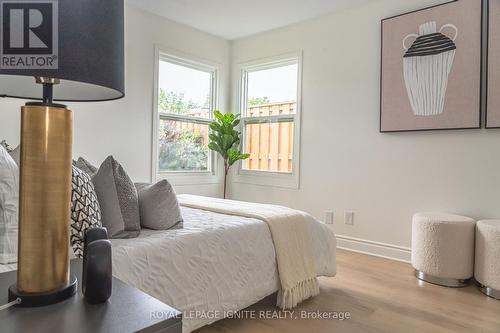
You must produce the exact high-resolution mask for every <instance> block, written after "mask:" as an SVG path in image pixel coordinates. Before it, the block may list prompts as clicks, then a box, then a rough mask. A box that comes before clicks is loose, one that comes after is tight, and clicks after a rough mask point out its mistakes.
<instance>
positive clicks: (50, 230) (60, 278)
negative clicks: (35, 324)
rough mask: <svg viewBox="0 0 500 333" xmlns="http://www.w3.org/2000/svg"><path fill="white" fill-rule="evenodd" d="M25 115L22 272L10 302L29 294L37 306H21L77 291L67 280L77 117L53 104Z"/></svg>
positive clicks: (35, 107)
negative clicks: (73, 146)
mask: <svg viewBox="0 0 500 333" xmlns="http://www.w3.org/2000/svg"><path fill="white" fill-rule="evenodd" d="M21 112H22V113H21V161H20V162H21V163H20V187H19V240H18V251H19V252H18V270H17V285H15V286H12V287H11V289H12V290H9V298H10V297H12V298H13V299H15V298H16V297H20V298H21V299H22V296H23V295H24V296H26V297H28V296H31V300H35V301H34V304H33V305H28V303H29V302H28V301H27V302H25V304H23V303H21V306H23V305H25V306H37V304H38V305H46V304H51V303H55V302H58V301H61V300H62V299H65V298H68V297H70V296H72V295H74V293H75V292H76V279H74V280H73V279H72V281H70V276H69V240H70V230H69V223H70V209H71V206H70V205H71V163H72V134H73V133H72V132H73V115H72V112H71V111H70V110H68V109H67V108H66V107H65V106H64V105H59V104H52V103H27V104H26V105H25V106H24V107H22V111H21ZM56 294H57V295H59V296H57V297H54V295H56ZM11 295H12V296H11ZM51 295H52V296H51ZM37 296H38V297H37ZM40 298H41V299H40ZM61 298H62V299H61ZM37 299H39V300H38V301H36V300H37ZM47 302H48V303H47Z"/></svg>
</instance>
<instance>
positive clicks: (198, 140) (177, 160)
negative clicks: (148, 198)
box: [158, 121, 209, 171]
mask: <svg viewBox="0 0 500 333" xmlns="http://www.w3.org/2000/svg"><path fill="white" fill-rule="evenodd" d="M208 153H209V150H208V148H207V147H206V146H205V145H204V139H203V134H202V133H201V132H200V130H198V129H194V130H193V129H177V128H176V127H175V122H174V121H163V122H161V123H160V137H159V156H158V163H159V168H160V170H164V171H205V170H207V169H208V165H207V162H208Z"/></svg>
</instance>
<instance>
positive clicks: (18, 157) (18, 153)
mask: <svg viewBox="0 0 500 333" xmlns="http://www.w3.org/2000/svg"><path fill="white" fill-rule="evenodd" d="M9 154H10V156H11V157H12V159H13V160H14V162H16V164H17V166H18V167H20V166H21V165H20V163H21V145H18V146H17V147H16V148H14V150H13V151H11V152H10V153H9Z"/></svg>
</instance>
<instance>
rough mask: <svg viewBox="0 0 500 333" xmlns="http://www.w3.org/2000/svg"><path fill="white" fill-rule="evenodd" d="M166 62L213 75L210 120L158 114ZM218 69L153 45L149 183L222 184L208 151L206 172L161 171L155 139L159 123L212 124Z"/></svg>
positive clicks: (217, 103)
mask: <svg viewBox="0 0 500 333" xmlns="http://www.w3.org/2000/svg"><path fill="white" fill-rule="evenodd" d="M161 60H163V61H168V62H170V63H173V64H177V65H181V66H185V67H189V68H193V69H196V70H201V71H205V72H210V73H212V82H211V85H212V86H211V94H212V96H211V105H210V118H208V119H207V118H198V117H185V116H182V115H176V114H173V113H162V112H159V110H158V94H159V75H160V73H159V70H160V61H161ZM220 77H221V65H220V64H218V63H215V62H211V61H208V60H205V59H200V58H198V57H195V56H191V55H188V54H185V53H183V52H180V51H177V50H173V49H170V48H167V47H164V46H160V45H155V59H154V89H153V91H154V92H153V138H152V147H153V148H152V158H151V180H152V181H153V182H154V181H158V180H162V179H167V180H168V181H169V182H170V183H172V184H173V185H197V184H218V183H220V182H221V177H220V175H219V172H218V171H219V169H220V167H219V165H218V164H219V163H218V159H217V156H216V155H215V153H214V152H213V151H211V150H210V151H209V168H210V170H207V171H163V172H160V170H159V167H158V153H159V149H158V143H159V142H158V139H159V138H158V137H159V125H160V119H171V120H179V121H188V122H193V123H198V124H205V125H208V124H210V122H212V120H213V111H214V110H217V109H218V108H219V100H220V93H221V92H220V89H219V87H220V82H219V78H220Z"/></svg>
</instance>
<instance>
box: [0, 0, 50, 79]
mask: <svg viewBox="0 0 500 333" xmlns="http://www.w3.org/2000/svg"><path fill="white" fill-rule="evenodd" d="M0 18H1V20H2V22H1V26H0V29H1V32H0V37H1V42H0V68H2V69H57V68H58V6H57V1H56V0H46V1H36V0H31V1H19V0H18V1H13V0H1V1H0Z"/></svg>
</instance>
